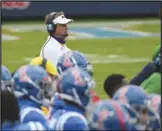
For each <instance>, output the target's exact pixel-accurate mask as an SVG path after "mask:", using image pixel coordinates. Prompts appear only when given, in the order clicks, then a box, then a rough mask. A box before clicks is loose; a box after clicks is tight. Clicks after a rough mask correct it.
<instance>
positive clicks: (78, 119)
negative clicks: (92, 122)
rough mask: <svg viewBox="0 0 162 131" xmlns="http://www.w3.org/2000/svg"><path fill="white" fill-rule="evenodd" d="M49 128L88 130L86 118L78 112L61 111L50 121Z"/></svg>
mask: <svg viewBox="0 0 162 131" xmlns="http://www.w3.org/2000/svg"><path fill="white" fill-rule="evenodd" d="M49 127H50V129H53V130H70V131H71V130H74V131H76V130H80V131H83V130H88V129H89V128H88V122H87V120H86V118H85V117H84V116H83V115H82V114H79V113H77V112H72V111H65V110H59V111H57V112H55V114H53V116H52V117H51V118H50V119H49Z"/></svg>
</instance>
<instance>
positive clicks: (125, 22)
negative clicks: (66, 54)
mask: <svg viewBox="0 0 162 131" xmlns="http://www.w3.org/2000/svg"><path fill="white" fill-rule="evenodd" d="M119 24H120V25H135V24H160V20H133V21H131V20H129V21H114V22H113V21H108V20H107V21H105V22H102V20H101V22H100V21H97V22H88V21H87V22H86V21H83V22H76V23H75V22H74V23H72V24H70V25H69V27H76V26H77V27H78V26H84V27H86V26H89V27H92V26H96V25H98V26H99V25H104V26H105V25H119ZM24 25H25V26H24ZM5 27H21V28H29V27H31V28H33V27H37V28H38V27H45V25H44V24H37V23H33V24H32V25H31V24H6V25H5V24H4V25H2V28H5ZM44 29H45V28H44Z"/></svg>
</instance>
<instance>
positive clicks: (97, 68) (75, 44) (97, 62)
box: [2, 20, 160, 98]
mask: <svg viewBox="0 0 162 131" xmlns="http://www.w3.org/2000/svg"><path fill="white" fill-rule="evenodd" d="M146 21H148V20H146ZM156 21H157V22H155V23H153V24H148V23H146V24H145V23H143V24H136V25H131V26H129V27H122V29H127V30H134V31H144V32H153V33H160V22H159V23H158V20H156ZM97 22H98V21H97ZM104 22H107V21H105V20H104ZM38 23H39V24H41V23H43V22H38ZM80 23H81V22H80ZM83 23H86V22H85V21H84V22H83ZM98 23H99V22H98ZM12 24H13V23H7V25H12ZM14 24H15V22H14ZM23 24H24V26H25V24H26V25H29V23H27V22H25V23H23ZM30 24H31V22H30ZM34 24H37V23H36V22H34ZM42 26H44V25H42ZM2 33H4V34H8V35H12V36H17V37H19V38H20V39H18V40H11V41H7V40H3V41H2V64H4V65H6V66H7V67H8V68H9V69H10V70H11V71H13V70H14V69H16V68H18V67H19V66H21V65H22V64H27V63H28V59H29V58H31V57H35V56H37V55H39V52H40V50H41V47H42V45H43V43H44V42H45V41H46V39H47V33H46V32H43V31H39V30H35V31H26V32H25V31H24V32H16V31H15V32H14V31H11V30H10V29H9V28H3V27H2ZM159 43H160V36H159V37H157V36H156V37H140V38H117V39H116V38H97V39H93V38H91V39H76V40H75V39H74V40H71V39H68V40H67V46H68V47H69V48H71V49H72V50H79V51H81V52H83V53H85V55H86V56H87V58H88V59H89V60H90V62H91V61H92V64H93V67H94V78H95V80H96V83H97V87H96V90H97V93H98V94H99V95H100V96H101V97H102V98H106V95H105V93H104V91H103V81H104V79H105V78H106V77H107V76H108V75H110V74H112V73H122V74H124V75H125V76H126V77H127V78H128V79H129V80H130V79H131V78H132V77H133V76H135V75H136V74H137V73H138V72H139V71H140V70H141V68H142V67H143V66H144V65H145V64H146V63H147V62H148V61H150V60H151V57H152V54H153V52H154V51H155V48H156V46H157V45H158V44H159Z"/></svg>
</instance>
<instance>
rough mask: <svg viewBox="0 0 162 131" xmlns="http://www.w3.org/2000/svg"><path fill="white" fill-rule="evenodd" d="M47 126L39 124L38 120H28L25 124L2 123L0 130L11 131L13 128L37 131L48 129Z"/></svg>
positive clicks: (20, 130)
mask: <svg viewBox="0 0 162 131" xmlns="http://www.w3.org/2000/svg"><path fill="white" fill-rule="evenodd" d="M48 129H49V128H48V127H46V126H44V125H43V124H41V123H40V122H32V121H31V122H28V123H25V124H20V123H4V124H2V131H6V130H8V131H11V130H12V131H13V130H18V131H22V130H26V131H36V130H37V131H38V130H41V131H42V130H48Z"/></svg>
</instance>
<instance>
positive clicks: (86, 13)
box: [2, 1, 160, 20]
mask: <svg viewBox="0 0 162 131" xmlns="http://www.w3.org/2000/svg"><path fill="white" fill-rule="evenodd" d="M53 11H64V12H65V14H66V16H71V17H79V18H82V17H95V18H97V17H99V18H101V17H107V18H109V17H135V16H142V17H144V16H154V17H158V16H159V11H160V1H159V2H158V1H155V2H151V1H146V2H144V1H143V2H135V1H134V2H130V1H129V2H127V1H125V2H119V1H118V2H115V1H114V2H90V1H89V2H85V1H84V2H81V1H80V2H74V1H73V2H65V1H64V2H61V1H60V2H52V1H51V2H50V1H48V2H36V1H35V2H34V1H33V2H2V20H5V19H9V20H14V19H16V20H20V19H36V18H44V17H45V15H46V14H48V13H49V12H53Z"/></svg>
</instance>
